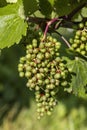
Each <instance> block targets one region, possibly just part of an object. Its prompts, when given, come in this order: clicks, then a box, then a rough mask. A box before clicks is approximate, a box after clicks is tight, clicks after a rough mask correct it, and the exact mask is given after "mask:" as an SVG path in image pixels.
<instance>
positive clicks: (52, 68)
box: [18, 36, 69, 119]
mask: <svg viewBox="0 0 87 130" xmlns="http://www.w3.org/2000/svg"><path fill="white" fill-rule="evenodd" d="M60 47H61V43H60V42H59V41H57V39H55V38H53V37H52V36H47V37H46V39H45V40H44V41H42V40H41V36H40V38H39V40H37V39H33V40H32V43H31V44H28V45H27V46H26V55H25V56H24V57H21V58H20V62H19V65H18V71H19V75H20V77H26V78H27V83H26V86H27V87H28V88H29V89H30V90H34V92H35V99H36V103H37V113H38V119H40V118H41V117H42V116H43V115H44V114H47V115H51V112H52V111H53V108H54V107H55V106H56V104H57V100H56V95H57V93H58V90H59V88H60V87H65V86H67V85H68V82H67V78H68V75H69V70H68V69H67V67H66V62H65V61H64V60H63V58H62V57H61V56H60V53H59V49H60Z"/></svg>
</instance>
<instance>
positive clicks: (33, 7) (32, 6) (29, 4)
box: [23, 0, 39, 15]
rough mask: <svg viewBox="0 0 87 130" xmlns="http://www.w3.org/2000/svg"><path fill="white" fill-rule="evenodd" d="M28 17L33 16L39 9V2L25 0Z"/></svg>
mask: <svg viewBox="0 0 87 130" xmlns="http://www.w3.org/2000/svg"><path fill="white" fill-rule="evenodd" d="M23 4H24V10H25V14H26V15H30V14H33V13H34V12H35V11H37V10H38V9H39V7H38V3H37V0H23Z"/></svg>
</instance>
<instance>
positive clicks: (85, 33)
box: [70, 22, 87, 56]
mask: <svg viewBox="0 0 87 130" xmlns="http://www.w3.org/2000/svg"><path fill="white" fill-rule="evenodd" d="M70 43H71V44H72V45H71V48H72V49H73V50H75V51H76V52H78V53H80V54H81V55H83V56H87V22H85V23H84V24H83V23H80V24H79V29H78V30H77V31H76V33H75V36H74V39H70Z"/></svg>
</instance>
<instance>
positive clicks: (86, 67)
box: [68, 57, 87, 98]
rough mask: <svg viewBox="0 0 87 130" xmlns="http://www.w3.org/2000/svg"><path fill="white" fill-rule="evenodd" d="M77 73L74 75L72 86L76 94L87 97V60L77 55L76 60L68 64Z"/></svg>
mask: <svg viewBox="0 0 87 130" xmlns="http://www.w3.org/2000/svg"><path fill="white" fill-rule="evenodd" d="M68 67H69V68H70V69H72V72H73V73H74V74H75V75H73V76H72V82H71V87H72V89H73V92H74V94H75V95H78V96H80V97H83V98H87V94H86V88H85V87H86V85H87V61H85V60H83V59H81V58H78V57H76V58H75V60H73V61H71V62H70V63H69V64H68Z"/></svg>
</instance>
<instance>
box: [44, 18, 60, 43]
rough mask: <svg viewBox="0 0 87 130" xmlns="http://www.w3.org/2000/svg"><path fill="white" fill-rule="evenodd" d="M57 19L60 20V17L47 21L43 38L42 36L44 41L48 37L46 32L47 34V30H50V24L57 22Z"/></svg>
mask: <svg viewBox="0 0 87 130" xmlns="http://www.w3.org/2000/svg"><path fill="white" fill-rule="evenodd" d="M56 21H58V18H54V19H51V20H50V21H49V22H47V25H46V28H45V31H44V36H43V38H42V41H44V40H45V38H46V34H47V32H48V29H49V26H50V25H51V24H52V23H54V22H56Z"/></svg>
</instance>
